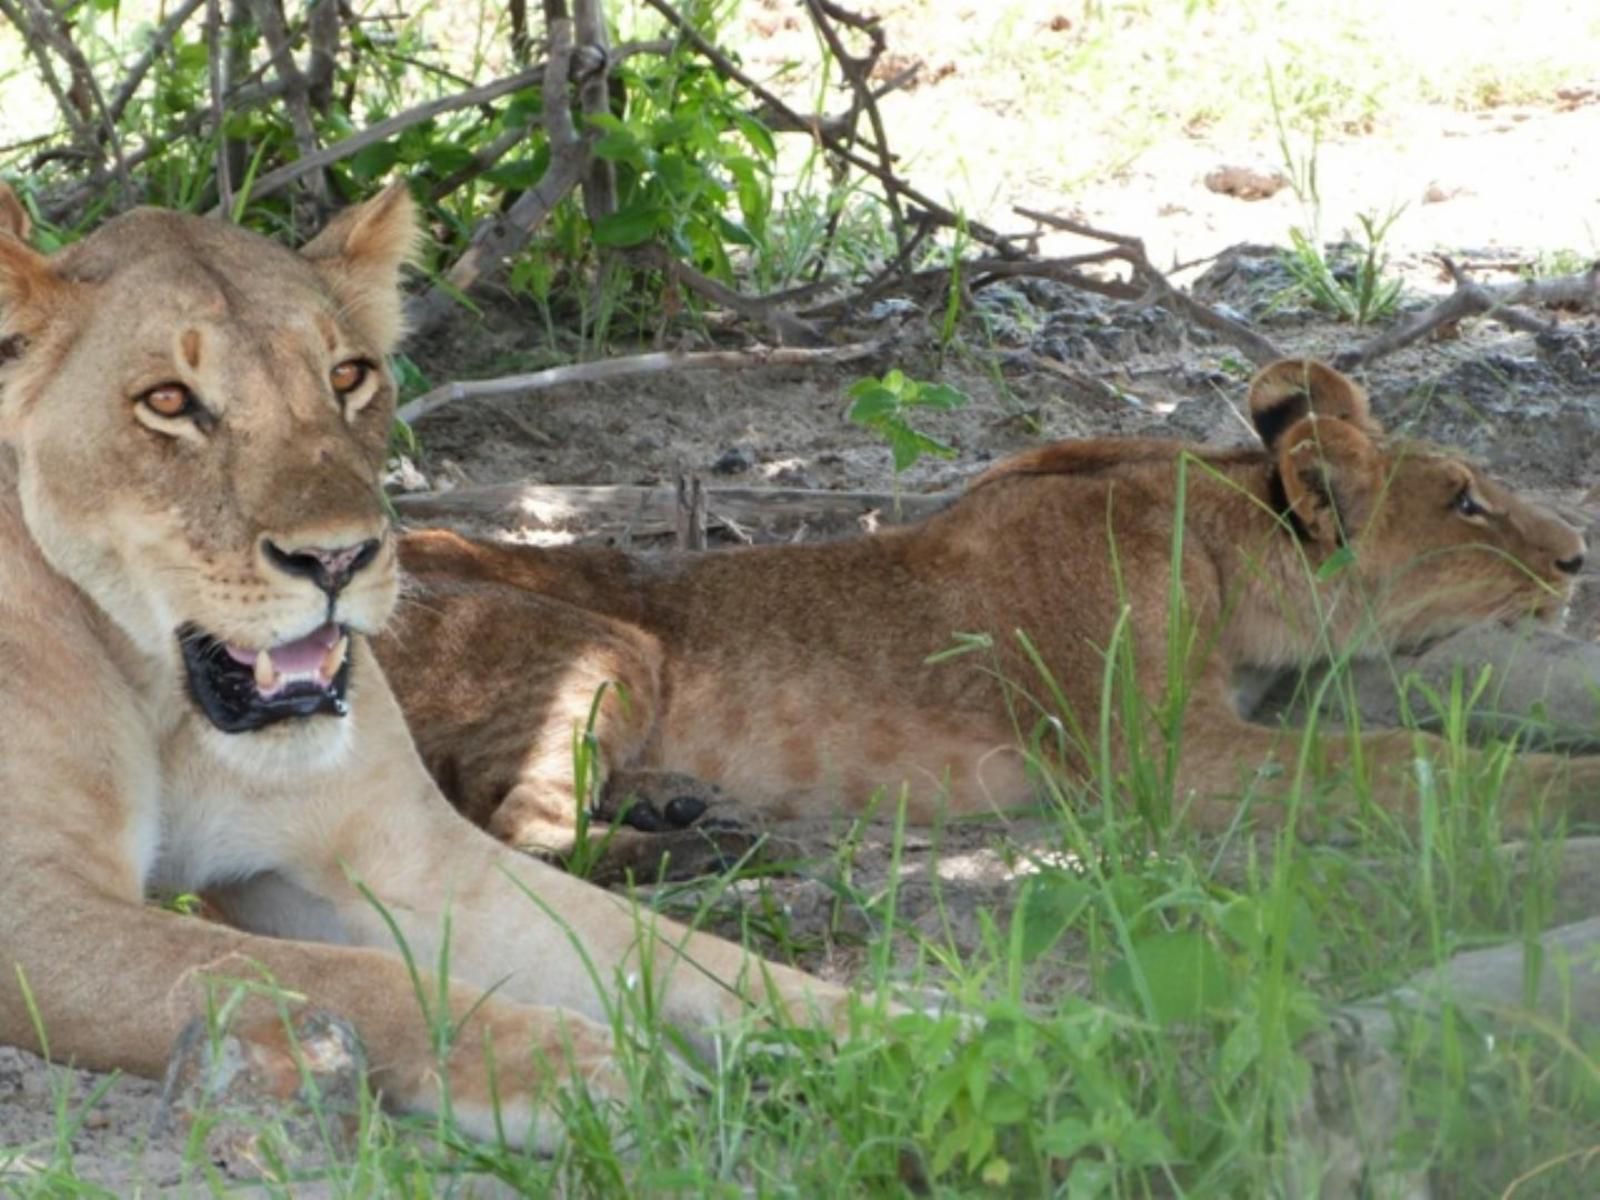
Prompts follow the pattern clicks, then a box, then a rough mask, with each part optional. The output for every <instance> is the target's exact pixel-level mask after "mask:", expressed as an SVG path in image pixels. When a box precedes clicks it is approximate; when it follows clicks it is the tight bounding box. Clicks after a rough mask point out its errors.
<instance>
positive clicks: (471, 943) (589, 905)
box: [0, 187, 844, 1145]
mask: <svg viewBox="0 0 1600 1200" xmlns="http://www.w3.org/2000/svg"><path fill="white" fill-rule="evenodd" d="M27 232H28V223H27V219H26V216H25V215H24V212H23V209H22V207H21V205H20V204H19V203H18V202H17V200H16V198H15V196H13V195H12V193H11V192H10V191H8V190H5V189H4V188H3V187H0V864H3V866H0V1042H3V1043H9V1044H12V1045H20V1046H26V1047H37V1046H39V1044H40V1038H41V1033H42V1034H43V1036H44V1037H46V1038H47V1039H48V1041H49V1045H50V1049H51V1051H52V1053H53V1054H54V1055H55V1056H56V1057H57V1058H58V1059H62V1060H71V1061H75V1062H76V1063H78V1064H79V1065H81V1066H89V1067H99V1068H109V1067H119V1068H125V1069H128V1070H131V1071H135V1072H139V1073H144V1074H156V1073H159V1072H160V1071H161V1069H162V1066H163V1064H164V1062H165V1059H166V1056H167V1051H168V1047H169V1046H170V1045H171V1044H172V1042H173V1038H174V1035H175V1034H176V1033H177V1032H178V1031H179V1029H180V1028H182V1027H183V1026H184V1025H185V1024H186V1022H188V1021H189V1019H190V1018H191V1017H192V1016H193V1015H194V1014H196V1013H201V1012H204V1011H205V1003H206V998H207V991H208V989H215V988H220V989H221V990H222V992H223V993H224V994H223V995H219V996H216V997H215V1000H216V1002H217V1003H218V1004H219V1005H220V1004H222V1002H223V1001H224V1000H225V999H226V993H227V992H228V990H229V988H230V987H232V986H234V985H235V984H236V983H237V981H245V982H247V983H249V984H250V985H252V986H253V987H258V986H259V985H260V984H261V983H262V982H264V981H272V982H275V983H276V984H278V985H280V986H281V988H283V989H286V990H287V993H286V994H287V995H288V996H289V998H290V999H292V998H293V997H294V996H296V995H298V996H299V997H302V998H304V999H305V1000H307V1001H309V1002H311V1003H312V1004H315V1005H318V1006H322V1007H325V1008H328V1009H332V1010H334V1011H335V1012H337V1013H340V1014H343V1015H344V1016H346V1017H348V1018H350V1019H351V1020H352V1021H353V1022H354V1024H355V1026H356V1028H357V1030H358V1031H359V1033H360V1034H361V1036H362V1037H363V1038H364V1040H365V1042H366V1045H367V1049H368V1052H369V1056H370V1059H371V1061H372V1063H373V1064H374V1080H373V1082H374V1083H375V1085H376V1086H377V1087H378V1088H379V1089H380V1090H381V1091H382V1093H383V1095H384V1097H385V1098H386V1099H387V1100H388V1101H389V1102H391V1103H393V1104H395V1105H398V1106H400V1107H403V1108H413V1109H424V1110H431V1109H433V1108H435V1107H436V1106H437V1105H438V1103H439V1100H440V1080H439V1076H440V1073H441V1071H442V1072H444V1073H445V1074H446V1075H447V1076H448V1084H449V1088H450V1097H451V1103H452V1107H453V1111H454V1113H455V1116H456V1117H457V1119H458V1120H459V1121H460V1122H461V1124H462V1125H463V1126H464V1127H466V1128H467V1129H468V1130H470V1131H473V1132H475V1133H477V1134H480V1135H485V1136H492V1135H493V1134H494V1133H495V1131H496V1130H497V1129H503V1130H504V1132H505V1133H506V1135H507V1136H509V1137H511V1138H513V1139H522V1138H524V1137H531V1139H532V1140H533V1141H534V1142H535V1143H537V1144H541V1145H547V1144H549V1142H550V1141H551V1139H552V1138H553V1137H554V1136H555V1134H556V1128H555V1121H554V1119H553V1118H551V1119H544V1120H539V1121H537V1122H535V1120H534V1118H535V1116H536V1115H537V1114H538V1113H539V1112H541V1111H543V1109H544V1107H545V1105H546V1104H547V1103H548V1093H549V1091H550V1089H549V1087H548V1085H549V1084H550V1083H552V1082H560V1081H561V1080H564V1079H569V1078H571V1077H573V1076H577V1077H580V1078H583V1079H585V1080H587V1081H588V1082H589V1084H590V1085H591V1086H593V1087H594V1088H596V1089H598V1090H599V1091H600V1092H601V1093H602V1094H615V1093H616V1091H617V1089H618V1088H620V1087H621V1086H622V1084H621V1080H620V1075H619V1073H618V1072H617V1071H616V1070H615V1069H614V1066H613V1057H612V1056H613V1047H612V1041H611V1034H610V1029H609V1026H608V1025H607V1024H605V1023H603V1021H602V1020H601V1018H604V1017H605V1015H606V1009H607V1001H608V1000H610V999H612V998H613V996H614V994H615V989H617V988H619V987H621V986H623V983H624V981H626V980H629V979H631V980H640V979H644V980H649V981H650V982H651V984H652V986H654V985H660V986H662V987H663V988H664V994H663V999H662V1003H661V1007H660V1009H659V1011H660V1012H662V1013H663V1014H665V1016H666V1018H667V1019H669V1020H671V1021H673V1022H675V1023H677V1024H678V1025H679V1026H681V1027H682V1028H684V1029H685V1030H686V1031H687V1032H688V1033H689V1034H690V1035H691V1037H693V1036H697V1035H703V1034H704V1033H705V1032H706V1031H707V1030H710V1029H712V1028H714V1027H716V1026H717V1025H719V1024H720V1023H722V1022H724V1021H726V1020H727V1019H728V1018H730V1017H733V1016H734V1015H736V1014H738V1013H739V1012H740V1011H742V1008H743V1004H744V1001H743V999H742V998H741V995H740V993H739V991H738V990H737V989H738V987H739V985H742V984H743V983H744V981H745V979H746V976H747V975H748V976H749V980H750V984H751V986H750V989H749V990H750V991H751V992H753V993H754V994H755V995H757V996H763V995H764V996H765V997H766V998H768V999H771V1000H774V1001H777V1002H778V1003H780V1004H782V1005H784V1006H786V1007H787V1008H788V1009H789V1010H790V1011H791V1013H792V1014H793V1015H794V1016H795V1017H797V1018H804V1017H811V1016H815V1017H816V1018H817V1019H820V1020H821V1021H823V1022H825V1023H828V1022H833V1021H835V1020H837V1019H839V1017H840V1015H841V1014H840V1008H841V1005H842V1004H843V1001H844V994H843V993H842V992H840V991H839V990H838V989H836V988H833V987H830V986H828V985H826V984H822V983H820V982H818V981H816V980H813V979H810V978H809V977H807V976H804V975H802V974H800V973H798V972H795V971H791V970H788V969H785V968H782V967H771V966H767V965H766V964H762V963H759V962H754V963H752V960H750V959H749V958H748V957H747V956H746V955H745V954H744V952H742V951H741V950H740V949H739V948H738V947H735V946H732V945H730V944H728V943H726V942H721V941H718V940H716V939H713V938H709V937H704V936H699V935H692V934H690V933H689V932H688V931H687V930H684V929H682V928H680V927H677V926H674V925H671V924H670V923H669V922H666V921H662V922H659V923H657V925H656V929H657V932H658V935H659V936H652V935H651V934H650V933H649V932H648V931H649V929H650V923H649V922H640V921H639V920H638V919H637V918H636V914H634V913H633V912H632V911H631V910H630V909H629V908H628V907H627V906H626V905H624V904H623V903H621V902H620V901H618V900H617V899H616V898H614V897H612V896H610V895H608V894H606V893H605V892H603V891H601V890H599V889H598V888H594V887H590V886H588V885H586V884H583V883H581V882H579V881H578V880H576V879H573V878H571V877H570V876H567V875H565V874H563V873H561V872H560V871H558V870H556V869H554V868H552V867H546V866H544V865H543V864H540V863H538V862H535V861H533V860H531V859H529V858H527V857H525V856H523V855H519V854H516V853H515V852H513V851H511V850H508V849H506V848H505V847H503V846H501V845H499V844H497V843H496V842H494V841H493V840H492V839H490V838H488V837H486V836H484V834H483V833H481V832H480V831H478V830H477V829H474V828H473V827H472V826H471V825H470V824H468V823H467V822H466V821H464V820H462V819H461V817H460V816H459V815H457V813H456V812H454V811H453V810H452V809H451V807H450V805H449V804H448V803H446V801H445V800H444V798H443V797H442V796H441V795H440V794H439V791H438V789H437V788H436V787H435V786H434V784H433V781H432V780H431V779H430V778H429V777H428V773H427V772H426V771H425V770H424V768H423V765H422V762H421V760H420V759H419V758H418V756H417V753H416V751H415V749H414V748H413V746H412V743H411V739H410V737H409V736H408V735H407V733H406V728H405V724H404V721H403V719H402V717H401V713H400V708H399V706H398V705H397V704H396V703H395V701H394V697H393V695H392V694H391V693H390V691H389V688H388V685H387V684H386V683H385V682H384V679H383V676H382V673H381V672H380V671H379V670H378V667H377V664H376V663H375V662H374V661H373V658H372V655H371V652H370V651H369V649H368V646H367V642H366V638H367V637H368V636H369V635H370V634H372V633H374V632H376V631H377V630H378V629H379V628H380V627H381V626H382V625H383V623H384V622H385V621H386V620H387V619H388V617H389V614H390V611H391V609H392V608H393V606H394V602H395V595H396V576H397V571H396V564H395V559H396V554H395V537H394V535H393V534H392V532H391V530H390V527H389V523H388V521H387V520H386V519H385V517H384V508H383V503H382V497H381V495H380V492H379V485H378V476H379V472H380V471H381V470H382V468H383V464H384V457H385V448H386V446H387V441H388V436H389V425H390V422H391V420H392V418H393V407H394V391H395V389H394V382H393V380H392V379H391V377H390V375H389V373H388V370H387V368H386V367H385V365H384V360H385V356H386V355H387V354H388V352H389V351H390V350H391V348H392V347H393V346H394V343H395V340H396V337H397V335H398V333H399V327H400V294H399V291H398V289H397V273H398V271H399V269H400V266H401V263H402V261H403V260H404V259H405V257H406V255H407V254H408V253H409V249H410V247H411V245H412V243H413V241H414V238H415V227H414V221H413V215H412V206H411V201H410V199H409V197H408V196H407V194H406V193H405V191H404V190H402V189H391V190H389V191H387V192H385V193H384V194H382V195H381V196H379V197H378V198H377V199H375V200H373V201H371V202H369V203H367V204H365V205H363V206H361V207H359V208H356V209H353V210H351V211H350V212H347V213H345V214H343V215H342V216H340V217H339V218H338V219H337V220H335V221H334V222H333V223H332V224H331V225H329V226H328V228H327V229H326V230H324V231H323V232H322V234H320V235H319V236H318V237H317V238H316V239H315V240H314V241H312V242H311V244H310V245H308V246H307V247H306V248H305V249H304V250H303V251H302V252H301V253H300V254H294V253H292V252H291V251H288V250H285V249H282V248H280V247H277V246H275V245H273V244H272V243H270V242H268V241H266V240H264V239H262V238H260V237H257V236H255V235H254V234H250V233H246V232H244V231H242V230H240V229H237V228H234V227H233V226H230V225H226V224H222V223H220V222H214V221H207V220H200V219H198V218H195V217H189V216H179V215H177V214H173V213H165V212H156V211H149V210H141V211H138V212H134V213H131V214H129V215H127V216H124V217H120V218H118V219H116V220H114V221H112V222H110V223H109V224H107V225H106V226H105V227H103V228H102V229H100V230H99V231H97V232H96V233H94V234H93V235H92V236H90V237H89V238H87V239H86V240H84V241H83V242H81V243H79V244H77V245H75V246H72V247H71V248H69V249H67V250H64V251H62V252H61V253H59V254H57V255H55V256H54V257H51V258H45V257H44V256H42V255H40V254H38V253H36V252H35V251H33V250H32V249H30V248H29V247H28V245H27V244H26V240H25V239H26V237H27ZM361 887H365V888H366V889H369V890H370V892H371V894H372V895H373V896H375V897H376V898H377V900H378V901H380V902H381V903H382V905H383V906H384V908H385V909H386V911H387V914H388V917H389V918H391V919H392V920H394V921H395V922H397V923H398V925H399V927H400V929H401V931H402V932H403V934H404V936H405V938H406V939H407V941H408V943H409V945H410V948H411V951H412V953H413V954H414V955H415V958H416V961H417V962H419V963H422V964H429V963H436V962H438V961H440V957H439V955H440V949H441V938H442V936H443V932H444V929H445V926H444V923H443V920H442V918H443V917H444V916H445V914H446V911H447V910H448V912H449V914H450V917H451V922H452V925H451V927H452V928H453V931H454V932H453V938H452V941H451V944H450V946H449V962H450V967H451V971H452V974H453V976H454V977H455V979H456V982H454V983H452V984H451V985H450V986H449V987H448V989H447V990H446V992H445V993H444V995H446V996H447V998H448V1008H449V1012H448V1013H445V1012H438V1013H435V1014H434V1015H435V1018H436V1019H446V1020H449V1021H451V1022H455V1021H463V1020H465V1021H466V1022H467V1023H466V1025H465V1027H464V1028H463V1029H462V1031H461V1033H460V1035H459V1036H458V1038H457V1040H456V1042H455V1043H454V1048H453V1049H452V1050H451V1051H450V1053H449V1055H448V1058H447V1059H446V1060H445V1061H443V1062H441V1061H440V1057H439V1053H438V1051H437V1049H436V1047H435V1043H434V1037H435V1032H436V1031H435V1029H434V1028H433V1027H432V1026H431V1025H430V1023H429V1021H428V1019H427V1018H426V1016H425V1014H424V1012H423V1011H422V1008H421V1005H420V1004H419V1001H418V997H417V994H416V992H415V991H414V988H413V982H412V979H411V978H410V976H409V975H408V973H407V969H406V966H405V964H404V963H403V962H402V960H401V958H400V957H399V956H398V955H397V954H396V953H394V944H393V937H392V935H391V933H390V931H389V929H388V927H387V925H386V924H385V917H384V916H383V914H381V913H380V911H379V910H378V908H377V907H376V905H374V904H373V903H372V902H370V901H369V899H367V898H364V897H363V894H362V892H361V890H360V888H361ZM153 888H160V889H164V890H168V891H179V890H181V891H188V890H199V889H202V888H204V889H207V890H208V891H209V893H210V894H211V895H213V896H214V897H215V898H216V899H217V900H218V902H219V904H220V907H221V908H222V910H223V911H224V912H225V913H226V914H227V915H228V916H229V917H231V919H232V920H233V921H234V922H235V923H236V924H237V925H238V926H239V929H240V930H250V931H252V932H248V933H247V932H240V931H239V930H235V929H230V928H226V927H223V926H220V925H216V924H211V923H208V922H204V921H199V920H194V919H190V918H184V917H180V916H177V915H175V914H173V913H170V912H164V911H158V910H156V909H153V908H150V907H146V905H145V903H144V900H145V895H146V892H147V891H148V890H150V889H153ZM530 894H531V896H532V898H531V899H530ZM263 934H266V935H274V936H261V935H263ZM752 967H754V968H755V969H752ZM490 987H492V988H493V989H494V990H493V992H492V994H486V992H485V990H484V989H486V988H490ZM421 989H422V994H423V995H424V996H427V997H439V996H441V990H440V987H439V985H438V984H437V983H435V982H433V981H430V980H427V979H426V978H424V980H423V982H422V985H421ZM30 1002H31V1005H32V1006H33V1011H34V1012H36V1013H37V1016H38V1020H39V1022H40V1023H42V1025H43V1029H42V1030H41V1029H40V1028H39V1027H38V1025H36V1022H35V1019H34V1017H33V1015H32V1014H31V1013H30ZM257 1003H259V1007H258V1008H256V1009H255V1010H254V1011H253V1012H252V1011H251V1006H250V1005H248V1004H247V1005H246V1006H245V1011H244V1013H243V1019H244V1021H245V1024H244V1025H243V1026H241V1028H242V1030H243V1032H242V1033H241V1034H240V1036H243V1037H247V1038H248V1037H251V1036H252V1034H251V1029H252V1028H254V1029H258V1030H259V1037H260V1039H261V1040H262V1043H263V1044H264V1045H265V1044H271V1043H272V1042H273V1041H274V1040H276V1039H278V1038H279V1036H280V1035H279V1031H278V1030H276V1029H273V1028H271V1027H270V1025H271V1020H272V1018H271V1016H270V1014H273V1013H274V1012H275V1011H276V1010H275V1008H274V1003H273V1002H272V1001H259V1002H257ZM251 1022H254V1024H253V1025H252V1024H251ZM492 1087H497V1088H498V1093H499V1097H500V1101H501V1105H502V1117H503V1122H497V1120H496V1117H495V1112H494V1096H493V1095H492Z"/></svg>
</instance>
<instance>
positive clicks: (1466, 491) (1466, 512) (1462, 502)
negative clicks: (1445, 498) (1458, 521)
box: [1450, 487, 1488, 517]
mask: <svg viewBox="0 0 1600 1200" xmlns="http://www.w3.org/2000/svg"><path fill="white" fill-rule="evenodd" d="M1450 507H1451V508H1453V509H1455V510H1456V511H1457V512H1458V513H1460V514H1461V515H1462V516H1463V517H1481V516H1483V515H1484V514H1485V513H1486V512H1488V509H1486V508H1484V507H1483V505H1481V504H1479V503H1478V502H1477V500H1476V499H1474V498H1473V495H1472V488H1470V487H1464V488H1462V489H1461V490H1460V491H1459V492H1457V493H1456V498H1455V499H1454V500H1452V501H1451V502H1450Z"/></svg>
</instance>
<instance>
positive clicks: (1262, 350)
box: [1015, 208, 1283, 366]
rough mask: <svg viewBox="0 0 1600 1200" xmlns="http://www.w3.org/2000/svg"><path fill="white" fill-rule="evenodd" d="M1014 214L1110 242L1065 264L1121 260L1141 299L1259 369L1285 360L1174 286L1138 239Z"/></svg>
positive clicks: (1047, 216)
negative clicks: (1172, 314)
mask: <svg viewBox="0 0 1600 1200" xmlns="http://www.w3.org/2000/svg"><path fill="white" fill-rule="evenodd" d="M1015 211H1016V212H1017V213H1018V214H1019V215H1020V216H1024V217H1027V218H1029V219H1030V220H1034V221H1038V222H1039V223H1040V224H1043V225H1049V226H1050V227H1051V228H1053V229H1061V230H1064V231H1066V232H1067V233H1075V234H1077V235H1078V236H1080V237H1086V238H1093V239H1094V240H1096V241H1099V242H1110V243H1111V248H1110V249H1108V250H1104V251H1100V252H1098V253H1095V254H1088V255H1079V256H1077V257H1076V258H1075V259H1071V260H1066V261H1068V262H1070V263H1073V264H1076V265H1082V264H1085V263H1093V262H1105V261H1111V260H1114V259H1120V260H1121V261H1122V262H1125V263H1127V264H1128V266H1129V268H1131V269H1132V272H1133V279H1134V282H1135V283H1138V284H1140V285H1142V287H1143V295H1142V297H1141V299H1142V300H1143V301H1144V302H1146V303H1150V304H1160V305H1162V306H1163V307H1166V308H1170V309H1172V310H1173V311H1174V312H1176V313H1178V314H1179V315H1180V316H1182V317H1183V318H1184V319H1186V320H1188V321H1191V322H1193V323H1194V324H1196V325H1200V326H1202V327H1204V328H1206V329H1209V330H1211V331H1212V332H1213V333H1216V334H1219V335H1220V336H1221V337H1223V338H1225V339H1226V340H1227V341H1228V342H1230V343H1232V345H1234V346H1235V347H1237V348H1238V349H1239V350H1240V351H1241V352H1242V353H1243V354H1244V356H1245V357H1246V358H1248V359H1249V360H1250V361H1251V362H1253V363H1256V364H1257V365H1258V366H1259V365H1264V364H1266V363H1269V362H1272V361H1273V360H1274V359H1278V358H1282V357H1283V352H1282V351H1281V350H1279V349H1278V347H1276V346H1274V345H1273V344H1272V342H1271V341H1270V340H1269V339H1267V338H1265V337H1263V336H1262V335H1261V334H1259V333H1257V332H1256V331H1255V330H1253V329H1251V328H1250V327H1249V326H1248V325H1246V324H1244V322H1242V321H1236V320H1234V319H1233V318H1232V317H1226V316H1223V315H1222V314H1221V313H1219V312H1217V311H1216V309H1214V308H1212V307H1211V306H1210V305H1209V304H1202V303H1201V302H1200V301H1198V300H1196V299H1195V298H1194V297H1193V296H1190V295H1189V294H1188V293H1187V292H1183V291H1180V290H1179V289H1178V288H1177V287H1175V286H1174V285H1173V284H1172V281H1171V280H1169V279H1168V278H1167V277H1166V276H1165V275H1163V274H1162V273H1161V272H1160V271H1158V270H1156V268H1155V267H1154V266H1153V265H1152V264H1151V262H1150V259H1149V258H1148V257H1147V256H1146V255H1145V252H1144V243H1143V242H1142V241H1140V240H1139V239H1138V238H1136V237H1128V236H1127V235H1125V234H1120V233H1110V232H1108V231H1106V230H1103V229H1096V228H1095V227H1094V226H1092V225H1086V224H1084V223H1083V222H1082V221H1074V220H1072V219H1070V218H1068V217H1058V216H1055V215H1053V214H1051V213H1043V212H1036V211H1035V210H1033V209H1030V208H1018V209H1016V210H1015ZM1067 282H1070V283H1073V284H1074V285H1075V286H1079V287H1083V286H1087V284H1086V281H1085V280H1084V279H1083V277H1081V276H1080V277H1077V278H1073V279H1068V280H1067ZM1091 290H1093V289H1091Z"/></svg>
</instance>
